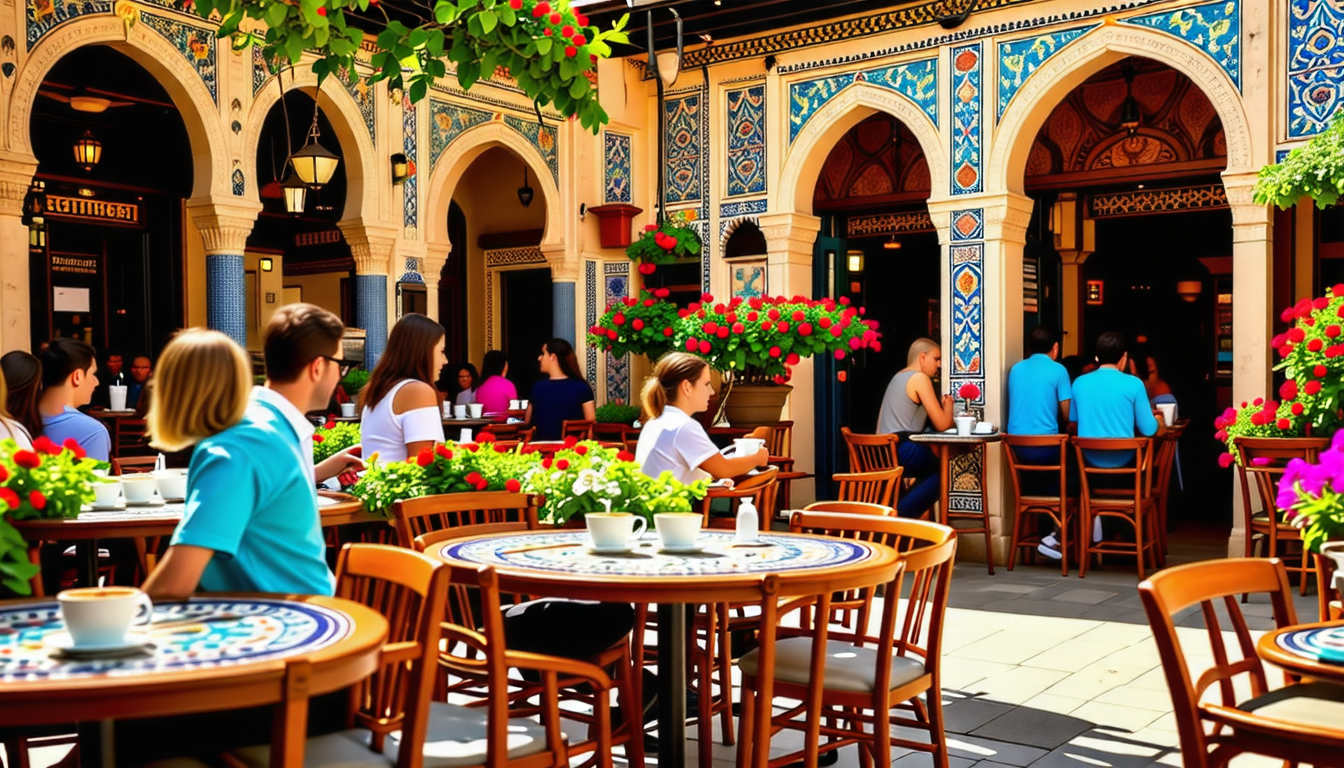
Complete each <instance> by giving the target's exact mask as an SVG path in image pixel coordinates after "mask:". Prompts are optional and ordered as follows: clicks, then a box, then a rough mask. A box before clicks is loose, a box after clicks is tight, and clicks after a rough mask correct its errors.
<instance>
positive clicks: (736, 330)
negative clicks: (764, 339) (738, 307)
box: [733, 323, 747, 333]
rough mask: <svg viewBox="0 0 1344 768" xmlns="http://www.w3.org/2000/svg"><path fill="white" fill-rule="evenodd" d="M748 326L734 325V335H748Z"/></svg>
mask: <svg viewBox="0 0 1344 768" xmlns="http://www.w3.org/2000/svg"><path fill="white" fill-rule="evenodd" d="M746 331H747V326H745V325H743V324H741V323H733V333H746Z"/></svg>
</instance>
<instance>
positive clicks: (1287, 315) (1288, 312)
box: [1279, 307, 1296, 323]
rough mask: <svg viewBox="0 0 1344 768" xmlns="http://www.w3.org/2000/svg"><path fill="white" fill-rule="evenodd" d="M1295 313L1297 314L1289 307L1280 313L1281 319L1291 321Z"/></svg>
mask: <svg viewBox="0 0 1344 768" xmlns="http://www.w3.org/2000/svg"><path fill="white" fill-rule="evenodd" d="M1294 315H1296V312H1294V311H1293V308H1292V307H1289V308H1287V309H1285V310H1283V311H1282V312H1280V313H1279V319H1280V320H1282V321H1283V322H1285V323H1291V322H1292V321H1293V317H1294Z"/></svg>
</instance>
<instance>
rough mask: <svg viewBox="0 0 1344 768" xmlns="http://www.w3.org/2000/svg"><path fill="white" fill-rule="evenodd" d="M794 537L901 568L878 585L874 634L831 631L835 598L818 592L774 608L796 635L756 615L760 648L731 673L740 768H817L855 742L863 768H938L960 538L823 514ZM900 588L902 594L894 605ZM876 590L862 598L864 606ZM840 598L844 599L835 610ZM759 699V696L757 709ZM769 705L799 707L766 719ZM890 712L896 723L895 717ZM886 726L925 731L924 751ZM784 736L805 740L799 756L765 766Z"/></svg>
mask: <svg viewBox="0 0 1344 768" xmlns="http://www.w3.org/2000/svg"><path fill="white" fill-rule="evenodd" d="M791 528H792V530H794V531H816V532H823V533H830V534H832V535H841V536H845V537H847V538H861V539H865V540H869V541H876V542H879V543H883V544H886V545H888V546H892V547H894V548H896V549H897V550H899V551H901V552H903V553H904V557H903V558H902V559H901V561H899V562H898V563H897V565H896V567H895V568H894V569H893V571H894V572H893V573H892V574H891V575H890V577H889V578H890V581H889V582H887V583H886V584H884V585H883V586H884V587H885V595H886V597H885V598H884V600H883V605H882V616H881V618H880V620H879V621H878V622H877V623H876V625H877V634H875V635H874V634H870V632H869V628H868V624H869V622H867V621H866V620H864V621H860V622H858V624H857V628H856V630H855V631H854V632H836V631H832V630H831V629H830V627H829V620H828V619H829V616H830V613H831V609H832V607H833V606H834V605H835V604H836V602H835V601H836V599H837V598H836V596H835V595H834V594H832V593H833V592H835V591H836V590H827V591H825V592H822V593H821V594H820V595H819V596H818V597H816V598H815V599H814V601H815V602H814V604H813V600H807V601H795V603H794V604H790V605H784V606H780V607H779V610H778V616H779V617H783V616H784V615H785V614H786V613H788V612H790V611H792V610H794V609H797V610H799V611H800V621H799V624H800V626H799V627H797V628H794V627H785V626H781V625H779V624H778V622H773V623H767V621H766V619H768V618H772V617H770V616H769V615H768V608H769V605H768V604H766V605H765V606H763V607H764V608H765V609H767V615H766V617H765V618H763V620H762V629H761V641H760V642H761V647H760V648H759V649H758V650H756V651H753V652H751V653H749V654H747V655H746V656H744V657H742V659H741V661H740V662H739V668H740V669H741V671H742V721H741V731H740V734H739V738H738V745H739V746H738V753H737V764H738V765H739V766H755V767H756V768H764V767H765V766H767V765H769V766H775V765H784V764H788V763H792V762H794V761H797V760H798V759H799V758H800V757H801V758H802V759H803V761H804V764H805V765H816V764H817V759H818V756H819V755H820V753H822V752H830V751H834V750H836V749H839V748H841V747H844V746H847V745H849V744H853V743H858V744H860V745H862V747H863V750H864V753H862V754H861V756H860V757H861V760H860V764H861V765H869V766H871V765H879V766H885V765H890V764H891V748H892V746H893V745H895V746H897V747H900V748H904V749H913V750H919V751H924V752H929V753H931V754H932V757H933V763H934V765H935V766H946V765H947V741H946V737H945V735H944V730H943V714H942V685H941V677H940V674H939V662H940V659H941V654H942V633H943V616H944V613H945V612H946V609H947V600H948V593H949V590H950V587H951V583H952V561H953V558H954V556H955V555H956V546H957V536H956V532H955V531H954V530H953V529H952V528H950V527H948V526H945V525H939V524H937V523H930V522H926V521H922V520H906V519H902V518H898V517H882V516H876V515H844V514H835V513H829V512H796V513H795V514H794V516H793V519H792V523H791ZM905 577H909V579H910V588H909V591H908V598H907V599H905V600H902V599H900V596H901V595H902V594H906V593H905V592H903V591H902V585H903V580H904V578H905ZM877 586H878V585H873V586H871V587H867V588H865V589H864V590H860V591H866V592H867V593H868V594H869V595H870V596H871V593H872V591H873V590H874V589H876V587H877ZM847 596H848V593H844V594H843V595H842V597H841V599H845V598H847ZM758 694H760V695H762V697H763V700H762V701H761V702H759V704H758V703H757V702H756V697H757V696H758ZM774 697H780V698H786V699H794V700H796V701H799V702H801V703H800V704H798V705H796V706H793V707H791V708H788V709H786V711H784V712H782V713H780V714H774V715H771V714H770V713H771V703H772V699H773V698H774ZM921 697H922V698H921ZM758 710H759V711H758ZM892 710H896V711H898V712H899V713H901V714H899V715H898V716H897V717H895V718H893V717H892ZM905 713H908V714H905ZM763 714H764V715H765V716H766V717H768V718H769V721H768V722H764V721H763V722H760V723H759V724H758V723H757V722H756V719H757V718H758V717H760V716H761V715H763ZM799 718H801V719H799ZM823 720H824V721H825V722H826V726H825V727H823V725H822V722H823ZM893 725H898V726H904V727H907V728H913V729H918V730H923V731H927V732H928V734H929V741H928V743H923V742H917V741H913V740H910V739H905V738H895V737H892V736H891V730H892V726H893ZM784 728H789V729H793V730H799V731H802V732H803V733H804V734H805V735H804V737H803V743H804V745H805V746H804V748H803V750H802V751H801V753H797V752H796V753H793V754H790V755H786V756H779V757H775V758H771V757H770V755H769V752H768V749H769V738H770V735H771V734H773V733H775V732H777V731H779V730H781V729H784ZM823 735H824V736H825V741H824V742H823V738H822V737H823ZM763 753H764V754H763Z"/></svg>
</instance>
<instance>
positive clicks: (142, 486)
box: [121, 475, 158, 504]
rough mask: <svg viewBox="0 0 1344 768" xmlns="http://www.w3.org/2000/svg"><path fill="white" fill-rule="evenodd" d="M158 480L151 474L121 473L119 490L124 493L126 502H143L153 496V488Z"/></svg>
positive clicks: (156, 485)
mask: <svg viewBox="0 0 1344 768" xmlns="http://www.w3.org/2000/svg"><path fill="white" fill-rule="evenodd" d="M157 487H158V480H156V479H154V476H153V475H123V476H122V478H121V492H122V493H123V494H125V495H126V503H127V504H144V503H146V502H148V501H150V500H151V499H153V498H154V489H155V488H157Z"/></svg>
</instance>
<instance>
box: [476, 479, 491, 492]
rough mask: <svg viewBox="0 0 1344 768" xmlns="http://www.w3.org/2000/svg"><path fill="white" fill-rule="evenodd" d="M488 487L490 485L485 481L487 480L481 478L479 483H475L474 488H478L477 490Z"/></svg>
mask: <svg viewBox="0 0 1344 768" xmlns="http://www.w3.org/2000/svg"><path fill="white" fill-rule="evenodd" d="M489 487H490V484H489V483H487V482H486V481H484V480H482V481H481V482H479V483H477V484H476V490H478V491H484V490H485V489H487V488H489Z"/></svg>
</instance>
